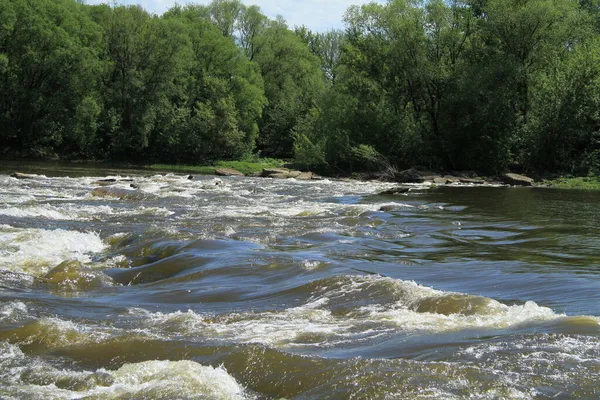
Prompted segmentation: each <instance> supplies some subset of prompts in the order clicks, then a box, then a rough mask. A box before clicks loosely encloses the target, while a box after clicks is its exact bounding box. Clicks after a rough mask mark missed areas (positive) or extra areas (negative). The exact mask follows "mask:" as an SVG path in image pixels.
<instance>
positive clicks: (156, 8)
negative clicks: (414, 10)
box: [86, 0, 381, 31]
mask: <svg viewBox="0 0 600 400" xmlns="http://www.w3.org/2000/svg"><path fill="white" fill-rule="evenodd" d="M242 1H243V2H244V3H245V4H248V5H251V4H256V5H258V6H260V8H261V9H262V11H263V13H264V14H266V15H267V16H269V17H271V18H274V17H275V16H276V15H278V14H279V15H282V16H283V18H285V20H286V21H287V23H288V25H289V26H290V27H293V26H294V25H306V26H308V27H309V28H310V29H312V30H315V31H324V30H327V29H330V28H341V27H342V26H343V25H342V18H343V15H344V12H345V11H346V9H347V8H348V7H349V6H351V5H352V4H365V3H369V2H370V0H304V1H301V0H300V1H299V0H279V1H278V0H242ZM380 2H381V1H380ZM86 3H87V4H100V3H112V0H109V1H107V0H87V1H86ZM117 3H118V4H140V5H141V6H142V7H144V8H145V9H146V10H148V11H150V12H153V13H158V14H161V13H163V12H164V11H166V10H168V9H169V8H170V7H171V6H173V4H175V3H176V0H117ZM178 3H179V4H187V3H188V1H187V0H179V1H178ZM191 3H196V4H207V3H210V0H195V1H191Z"/></svg>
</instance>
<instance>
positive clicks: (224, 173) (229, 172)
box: [215, 168, 244, 176]
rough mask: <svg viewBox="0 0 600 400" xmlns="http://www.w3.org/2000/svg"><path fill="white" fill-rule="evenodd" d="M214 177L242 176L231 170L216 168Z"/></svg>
mask: <svg viewBox="0 0 600 400" xmlns="http://www.w3.org/2000/svg"><path fill="white" fill-rule="evenodd" d="M215 175H217V176H244V174H242V173H241V172H240V171H238V170H237V169H233V168H217V169H215Z"/></svg>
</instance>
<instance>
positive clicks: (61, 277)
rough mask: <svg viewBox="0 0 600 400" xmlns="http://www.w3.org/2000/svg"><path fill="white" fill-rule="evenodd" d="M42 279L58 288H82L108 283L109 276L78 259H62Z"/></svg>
mask: <svg viewBox="0 0 600 400" xmlns="http://www.w3.org/2000/svg"><path fill="white" fill-rule="evenodd" d="M43 280H44V281H45V282H46V283H48V284H50V285H52V286H54V287H56V288H60V289H66V290H83V289H88V288H91V287H100V286H104V285H106V284H109V283H110V280H111V279H110V278H109V277H108V276H106V275H104V274H103V273H102V272H100V271H94V270H92V269H90V268H86V267H84V265H83V264H82V263H81V262H79V261H75V260H72V261H64V262H62V263H60V264H59V265H58V266H56V267H55V268H53V269H52V270H50V271H49V272H48V273H47V274H46V275H45V276H44V278H43Z"/></svg>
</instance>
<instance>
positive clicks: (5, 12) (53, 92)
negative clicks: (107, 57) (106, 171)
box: [0, 0, 101, 156]
mask: <svg viewBox="0 0 600 400" xmlns="http://www.w3.org/2000/svg"><path fill="white" fill-rule="evenodd" d="M83 7H84V6H82V5H80V4H78V3H77V2H75V1H74V0H57V1H50V0H36V1H33V0H11V1H9V2H2V4H1V5H0V21H2V22H1V23H0V70H1V71H2V74H1V78H0V92H1V93H2V94H0V126H1V129H0V130H1V131H2V133H1V134H0V135H1V136H0V141H1V142H2V144H3V146H2V147H3V148H7V149H8V148H12V149H17V150H23V151H24V152H25V153H26V154H30V155H37V156H48V155H51V154H53V153H55V152H61V151H63V152H66V151H74V152H77V151H83V150H85V143H86V142H87V141H88V140H89V138H85V137H83V135H88V136H93V134H94V132H93V125H91V126H89V127H88V128H89V129H88V130H86V132H85V133H84V132H82V131H81V130H80V129H77V126H79V125H80V124H81V121H78V118H80V117H81V118H89V117H91V118H92V119H93V118H95V115H93V114H94V113H96V112H97V110H98V104H97V98H96V90H97V82H98V81H97V77H98V75H99V73H100V71H101V63H99V62H98V51H99V48H100V44H99V43H100V38H101V31H100V30H99V29H98V27H97V26H96V25H95V24H93V23H92V21H91V20H90V19H89V18H88V17H87V15H86V14H85V12H84V10H83ZM84 109H87V112H86V114H87V116H86V117H83V114H84V113H83V110H84ZM90 113H91V114H92V115H90Z"/></svg>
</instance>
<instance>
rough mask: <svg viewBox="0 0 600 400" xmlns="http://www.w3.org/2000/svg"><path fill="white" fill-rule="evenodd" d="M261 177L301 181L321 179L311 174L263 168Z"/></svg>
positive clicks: (285, 169) (284, 169)
mask: <svg viewBox="0 0 600 400" xmlns="http://www.w3.org/2000/svg"><path fill="white" fill-rule="evenodd" d="M260 176H261V177H263V178H273V179H291V178H294V179H298V180H301V181H310V180H320V179H321V177H320V176H318V175H316V174H314V173H312V172H302V171H296V170H293V169H287V168H265V169H263V170H262V172H261V174H260Z"/></svg>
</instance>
